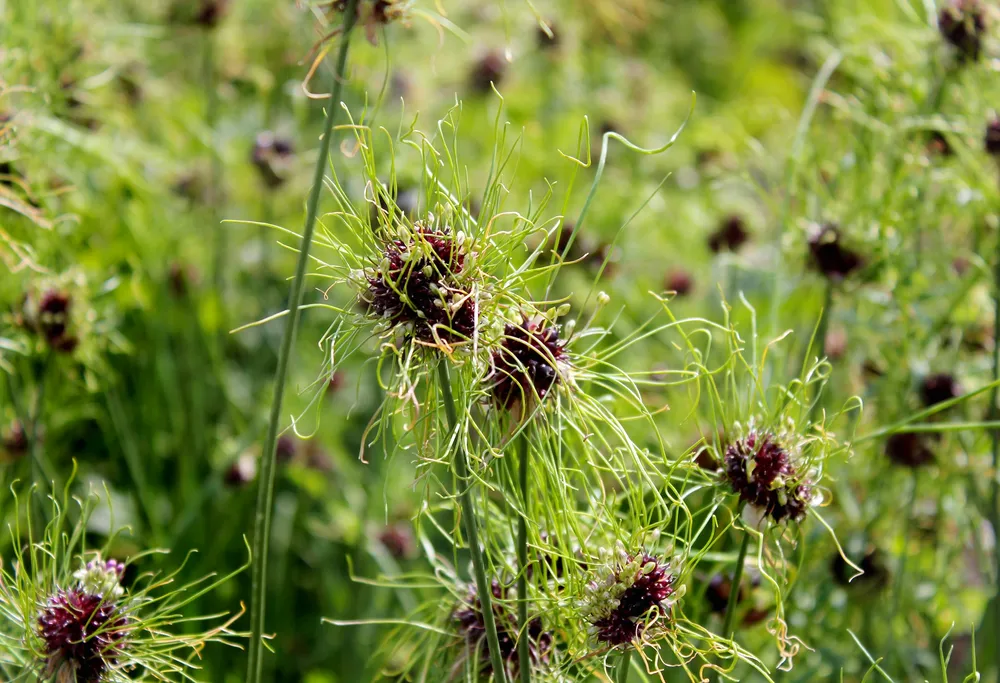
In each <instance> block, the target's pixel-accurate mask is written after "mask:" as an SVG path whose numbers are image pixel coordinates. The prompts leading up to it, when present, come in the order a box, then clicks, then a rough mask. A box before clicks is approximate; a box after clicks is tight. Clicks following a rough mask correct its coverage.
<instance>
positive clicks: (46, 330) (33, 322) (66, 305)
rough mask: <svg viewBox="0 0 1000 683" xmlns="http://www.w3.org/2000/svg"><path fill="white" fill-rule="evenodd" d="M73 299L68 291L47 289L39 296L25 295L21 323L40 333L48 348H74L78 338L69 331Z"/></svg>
mask: <svg viewBox="0 0 1000 683" xmlns="http://www.w3.org/2000/svg"><path fill="white" fill-rule="evenodd" d="M72 304H73V299H72V298H71V297H70V294H69V293H68V292H65V291H63V290H60V289H48V290H45V291H44V292H42V294H41V295H40V296H36V295H35V294H29V295H27V296H25V298H24V303H23V306H22V307H23V310H22V313H21V316H20V318H19V319H20V320H21V322H22V323H23V325H24V326H25V327H26V328H27V329H28V330H30V331H31V332H34V333H35V334H38V335H40V336H41V337H42V338H43V339H45V341H46V342H47V343H48V344H49V346H50V348H52V349H53V350H55V351H59V352H62V353H71V352H72V351H73V350H74V349H76V347H77V344H78V340H77V338H76V336H75V335H73V334H71V333H70V326H71V322H72V321H71V316H70V311H71V308H72Z"/></svg>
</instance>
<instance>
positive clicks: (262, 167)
mask: <svg viewBox="0 0 1000 683" xmlns="http://www.w3.org/2000/svg"><path fill="white" fill-rule="evenodd" d="M294 154H295V146H294V144H293V143H292V141H291V140H290V139H288V138H285V137H281V136H278V135H275V134H274V133H272V132H271V131H269V130H265V131H261V132H260V133H257V137H256V139H255V140H254V145H253V152H252V153H251V154H250V161H251V162H252V163H253V165H254V166H256V167H257V170H258V171H259V172H260V177H261V180H263V181H264V184H265V185H266V186H267V187H269V188H271V189H275V188H278V187H280V186H281V185H282V184H283V183H284V182H285V179H286V178H287V177H288V167H289V165H290V163H291V161H292V158H293V156H294Z"/></svg>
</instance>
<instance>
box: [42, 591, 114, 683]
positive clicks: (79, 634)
mask: <svg viewBox="0 0 1000 683" xmlns="http://www.w3.org/2000/svg"><path fill="white" fill-rule="evenodd" d="M127 623H128V617H127V616H126V615H125V614H124V613H123V611H122V610H121V609H120V608H119V606H118V605H117V603H116V602H115V601H114V599H113V598H108V597H105V596H101V595H95V594H91V593H86V592H83V591H80V590H76V589H73V590H64V591H59V592H58V593H56V594H55V595H54V596H52V597H51V598H49V600H48V601H47V602H46V603H45V606H44V607H43V609H42V613H41V615H40V616H39V617H38V635H39V636H40V637H41V638H42V641H43V642H44V643H45V654H46V657H47V661H48V666H47V669H46V670H47V672H49V674H50V675H56V674H58V673H59V672H61V671H62V672H65V674H64V676H65V678H58V680H73V681H76V682H77V683H100V681H103V680H104V675H105V674H106V673H107V671H108V670H109V669H110V668H111V667H113V666H114V665H115V663H116V661H117V659H118V656H119V655H120V654H121V651H122V649H123V648H124V646H125V644H124V635H125V627H126V626H127ZM66 674H68V675H66Z"/></svg>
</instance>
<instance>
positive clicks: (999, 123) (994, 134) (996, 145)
mask: <svg viewBox="0 0 1000 683" xmlns="http://www.w3.org/2000/svg"><path fill="white" fill-rule="evenodd" d="M983 147H984V148H985V149H986V153H987V154H989V155H990V156H991V157H993V158H995V159H1000V116H997V117H995V118H994V119H993V120H992V121H990V122H989V123H988V124H986V135H985V137H984V138H983Z"/></svg>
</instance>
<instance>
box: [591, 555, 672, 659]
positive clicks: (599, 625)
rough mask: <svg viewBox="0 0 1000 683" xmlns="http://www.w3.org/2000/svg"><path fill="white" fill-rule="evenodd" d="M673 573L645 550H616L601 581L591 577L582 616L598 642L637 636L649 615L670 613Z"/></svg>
mask: <svg viewBox="0 0 1000 683" xmlns="http://www.w3.org/2000/svg"><path fill="white" fill-rule="evenodd" d="M674 581H675V577H674V575H673V574H672V573H671V571H670V564H669V563H667V562H665V561H663V560H661V559H660V558H658V557H656V556H654V555H650V554H649V553H646V552H640V553H637V554H634V555H629V554H627V553H625V551H624V550H621V551H620V552H619V558H618V561H617V562H616V563H615V564H614V565H613V567H612V571H611V573H610V575H608V576H607V577H605V578H604V580H603V581H598V580H594V581H591V583H590V585H589V586H588V590H589V595H588V596H587V597H588V604H587V606H586V608H585V616H586V618H587V620H588V621H589V622H590V626H591V628H590V630H591V632H592V633H593V635H594V637H595V638H597V640H598V642H601V643H605V644H607V645H610V646H612V647H615V646H618V645H624V644H626V643H630V642H632V641H634V640H635V639H636V638H639V637H640V636H641V635H642V634H643V631H644V630H645V628H646V624H647V623H648V622H649V620H650V619H651V618H659V619H667V618H669V617H670V607H671V602H670V598H671V596H673V595H674V592H675V588H674Z"/></svg>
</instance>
